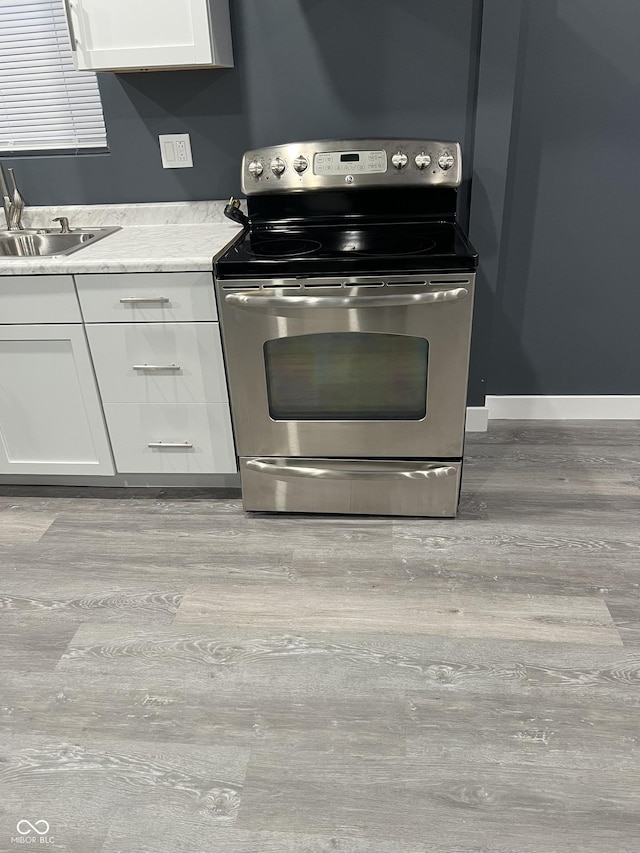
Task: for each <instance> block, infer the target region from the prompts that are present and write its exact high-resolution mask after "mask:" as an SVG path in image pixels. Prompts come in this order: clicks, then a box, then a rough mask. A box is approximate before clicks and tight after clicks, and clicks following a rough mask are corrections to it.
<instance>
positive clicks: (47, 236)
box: [0, 226, 121, 258]
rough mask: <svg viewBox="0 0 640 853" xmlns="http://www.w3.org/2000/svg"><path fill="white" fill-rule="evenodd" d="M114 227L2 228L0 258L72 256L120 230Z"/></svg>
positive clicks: (0, 232)
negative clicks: (16, 229) (7, 229)
mask: <svg viewBox="0 0 640 853" xmlns="http://www.w3.org/2000/svg"><path fill="white" fill-rule="evenodd" d="M120 230H121V229H120V227H119V226H114V227H111V228H74V229H73V230H72V231H69V232H68V233H67V232H62V231H54V230H53V229H52V228H25V229H24V230H23V231H0V258H33V257H46V258H53V257H56V256H57V255H70V254H71V253H72V252H77V251H78V250H79V249H84V248H85V246H91V245H92V244H93V243H97V242H98V240H102V239H103V238H104V237H108V236H109V234H113V233H114V232H115V231H120Z"/></svg>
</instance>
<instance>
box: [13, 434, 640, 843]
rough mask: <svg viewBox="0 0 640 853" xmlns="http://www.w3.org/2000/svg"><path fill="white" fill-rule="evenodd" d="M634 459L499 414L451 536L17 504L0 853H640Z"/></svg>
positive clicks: (639, 619) (166, 501)
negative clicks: (25, 852)
mask: <svg viewBox="0 0 640 853" xmlns="http://www.w3.org/2000/svg"><path fill="white" fill-rule="evenodd" d="M639 438H640V424H638V423H633V422H614V421H609V422H564V423H560V424H559V423H545V422H527V423H518V422H492V423H491V424H490V429H489V432H488V433H487V434H486V435H473V436H471V437H470V438H469V440H468V443H467V462H466V465H465V471H464V482H463V497H462V504H461V512H460V516H459V518H458V519H456V520H455V521H445V520H429V519H423V520H421V519H406V518H405V519H397V520H395V519H389V518H385V519H376V518H347V517H324V518H323V517H311V516H280V515H277V516H267V515H251V516H248V515H246V514H244V513H243V512H242V509H241V502H240V499H239V494H238V493H237V492H235V491H233V490H228V491H224V492H222V491H218V492H214V491H207V490H191V491H182V492H178V491H174V492H170V491H167V490H162V489H151V490H131V491H128V490H124V489H118V490H107V489H102V490H101V489H81V488H78V487H74V488H68V489H64V488H44V487H26V486H24V487H17V486H0V853H8V851H15V850H17V849H20V846H21V845H24V844H28V843H32V846H42V845H43V844H44V841H45V840H46V841H47V842H48V843H47V845H46V846H47V847H48V849H51V850H61V851H73V853H76V851H77V853H166V851H171V853H574V851H580V853H596V851H597V853H631V851H633V853H637V850H638V838H639V837H640V441H639ZM21 821H29V822H30V823H31V824H33V825H34V826H35V827H37V829H39V830H41V829H43V827H44V823H42V822H43V821H46V822H47V823H48V824H49V831H48V833H47V834H46V835H45V836H39V835H38V834H37V832H34V831H33V830H29V828H28V827H27V825H26V824H25V823H20V828H21V829H22V830H25V829H26V831H27V835H25V836H23V835H21V834H20V832H19V830H18V828H17V827H18V824H19V822H21ZM41 837H42V838H43V839H44V840H43V841H40V838H41ZM30 838H33V839H34V840H33V842H31V841H30V840H29V839H30ZM20 839H26V840H23V841H21V840H20Z"/></svg>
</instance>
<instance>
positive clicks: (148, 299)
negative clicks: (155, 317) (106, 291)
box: [120, 296, 169, 305]
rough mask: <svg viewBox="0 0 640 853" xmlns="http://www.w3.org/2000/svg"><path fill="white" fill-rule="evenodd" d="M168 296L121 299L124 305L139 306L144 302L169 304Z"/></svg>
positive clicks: (127, 297) (126, 297)
mask: <svg viewBox="0 0 640 853" xmlns="http://www.w3.org/2000/svg"><path fill="white" fill-rule="evenodd" d="M168 301H169V297H168V296H125V297H124V299H121V300H120V302H122V304H123V305H138V304H143V303H144V302H168Z"/></svg>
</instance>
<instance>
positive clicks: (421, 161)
mask: <svg viewBox="0 0 640 853" xmlns="http://www.w3.org/2000/svg"><path fill="white" fill-rule="evenodd" d="M414 162H415V164H416V166H417V168H418V169H428V168H429V166H430V165H431V155H430V154H425V153H424V151H423V152H422V154H416V159H415V161H414Z"/></svg>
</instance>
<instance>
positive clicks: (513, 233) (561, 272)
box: [472, 0, 640, 394]
mask: <svg viewBox="0 0 640 853" xmlns="http://www.w3.org/2000/svg"><path fill="white" fill-rule="evenodd" d="M491 2H492V0H487V3H488V4H490V3H491ZM639 33H640V4H639V3H638V0H616V2H615V3H602V2H601V0H535V2H525V4H524V12H523V21H522V31H521V35H520V49H519V59H518V68H517V73H516V93H515V110H514V123H513V134H512V144H511V153H510V162H509V171H508V187H507V197H506V205H505V214H504V223H503V225H504V227H503V229H502V233H501V260H500V270H499V275H498V280H497V289H496V294H495V306H494V320H493V334H492V353H491V362H490V367H489V373H488V391H489V393H492V394H638V393H640V366H639V364H640V346H639V341H640V335H639V333H638V317H639V316H640V287H638V273H637V268H638V264H637V258H636V252H637V251H638V247H639V246H640V237H639V236H638V231H639V227H640V213H639V209H640V169H639V168H638V157H639V152H640V110H639V109H638V106H639V104H640V51H639V49H638V34H639ZM474 194H475V186H474ZM472 226H473V222H472Z"/></svg>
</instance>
